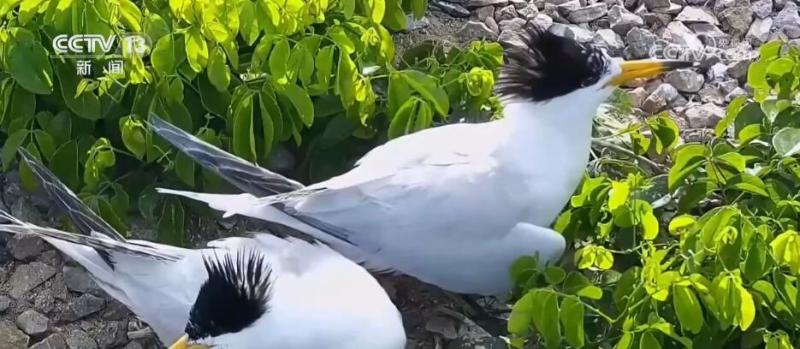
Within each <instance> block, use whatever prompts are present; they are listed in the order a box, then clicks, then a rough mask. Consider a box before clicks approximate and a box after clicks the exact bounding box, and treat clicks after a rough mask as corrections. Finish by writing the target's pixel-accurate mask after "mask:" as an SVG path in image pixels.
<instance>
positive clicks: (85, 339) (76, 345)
mask: <svg viewBox="0 0 800 349" xmlns="http://www.w3.org/2000/svg"><path fill="white" fill-rule="evenodd" d="M65 337H66V338H65V340H66V342H67V347H68V348H69V349H98V347H97V342H95V341H94V339H92V338H91V337H89V335H88V334H86V332H83V331H81V330H72V331H69V332H67V333H66V336H65Z"/></svg>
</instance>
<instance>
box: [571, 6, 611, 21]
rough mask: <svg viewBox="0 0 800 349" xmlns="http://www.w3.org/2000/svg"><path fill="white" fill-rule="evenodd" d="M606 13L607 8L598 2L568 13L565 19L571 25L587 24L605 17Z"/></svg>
mask: <svg viewBox="0 0 800 349" xmlns="http://www.w3.org/2000/svg"><path fill="white" fill-rule="evenodd" d="M606 13H608V7H607V6H606V4H605V3H602V2H599V3H596V4H593V5H589V6H586V7H582V8H579V9H577V10H574V11H572V12H570V13H569V14H568V15H567V19H569V21H570V22H572V23H587V22H591V21H593V20H595V19H598V18H600V17H603V16H605V15H606Z"/></svg>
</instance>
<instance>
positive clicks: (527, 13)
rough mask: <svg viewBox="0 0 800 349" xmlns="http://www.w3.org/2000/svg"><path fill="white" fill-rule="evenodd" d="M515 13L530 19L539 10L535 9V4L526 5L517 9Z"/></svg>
mask: <svg viewBox="0 0 800 349" xmlns="http://www.w3.org/2000/svg"><path fill="white" fill-rule="evenodd" d="M517 14H518V15H519V17H520V18H525V19H531V18H534V17H536V15H538V14H539V10H537V9H536V6H528V7H523V8H521V9H517Z"/></svg>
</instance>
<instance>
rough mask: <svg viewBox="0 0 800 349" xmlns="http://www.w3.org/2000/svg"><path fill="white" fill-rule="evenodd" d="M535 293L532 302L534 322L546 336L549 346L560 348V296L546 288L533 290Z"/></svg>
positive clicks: (546, 343) (543, 336)
mask: <svg viewBox="0 0 800 349" xmlns="http://www.w3.org/2000/svg"><path fill="white" fill-rule="evenodd" d="M533 292H534V293H535V295H534V296H533V300H532V302H531V304H532V305H533V308H532V318H533V324H534V326H535V327H536V330H538V331H539V334H540V335H541V336H542V338H544V342H545V345H546V347H547V348H558V347H559V344H560V343H561V326H559V322H558V321H556V320H555V319H557V318H558V313H559V310H558V297H557V296H556V295H555V294H554V293H552V292H548V291H546V290H536V291H533Z"/></svg>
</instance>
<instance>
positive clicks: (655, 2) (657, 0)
mask: <svg viewBox="0 0 800 349" xmlns="http://www.w3.org/2000/svg"><path fill="white" fill-rule="evenodd" d="M670 4H671V3H670V1H669V0H644V6H645V7H647V9H648V10H650V11H653V10H655V9H664V8H669V7H670Z"/></svg>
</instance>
